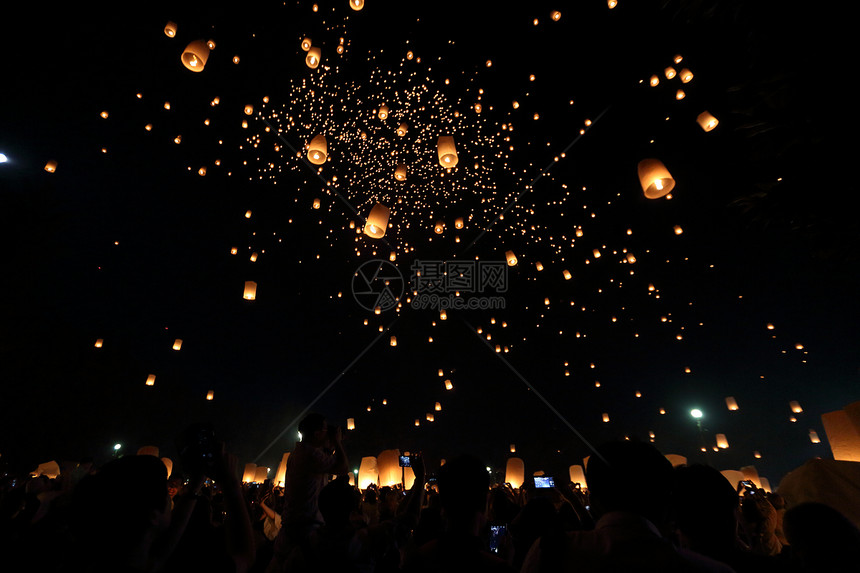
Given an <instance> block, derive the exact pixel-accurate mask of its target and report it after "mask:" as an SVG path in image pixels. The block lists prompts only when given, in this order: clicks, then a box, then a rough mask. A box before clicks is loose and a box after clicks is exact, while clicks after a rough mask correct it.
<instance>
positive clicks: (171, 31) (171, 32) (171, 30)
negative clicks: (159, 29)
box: [164, 22, 176, 38]
mask: <svg viewBox="0 0 860 573" xmlns="http://www.w3.org/2000/svg"><path fill="white" fill-rule="evenodd" d="M164 35H165V36H167V37H168V38H173V37H175V36H176V22H168V23H167V24H165V25H164Z"/></svg>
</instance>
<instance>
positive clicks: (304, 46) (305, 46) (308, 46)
mask: <svg viewBox="0 0 860 573" xmlns="http://www.w3.org/2000/svg"><path fill="white" fill-rule="evenodd" d="M301 45H302V50H303V51H305V52H307V51H308V50H310V49H311V46H312V45H313V44H312V43H311V39H310V38H303V39H302V44H301Z"/></svg>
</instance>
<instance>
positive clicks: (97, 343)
mask: <svg viewBox="0 0 860 573" xmlns="http://www.w3.org/2000/svg"><path fill="white" fill-rule="evenodd" d="M103 344H104V340H103V339H101V338H97V339H96V344H95V347H96V348H101V347H102V345H103Z"/></svg>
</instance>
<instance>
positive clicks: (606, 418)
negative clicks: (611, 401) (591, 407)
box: [603, 412, 609, 422]
mask: <svg viewBox="0 0 860 573" xmlns="http://www.w3.org/2000/svg"><path fill="white" fill-rule="evenodd" d="M603 421H604V422H608V421H609V414H607V413H606V412H604V413H603Z"/></svg>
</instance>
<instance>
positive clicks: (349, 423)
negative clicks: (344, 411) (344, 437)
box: [346, 418, 355, 430]
mask: <svg viewBox="0 0 860 573" xmlns="http://www.w3.org/2000/svg"><path fill="white" fill-rule="evenodd" d="M346 429H347V430H354V429H355V418H347V419H346Z"/></svg>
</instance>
